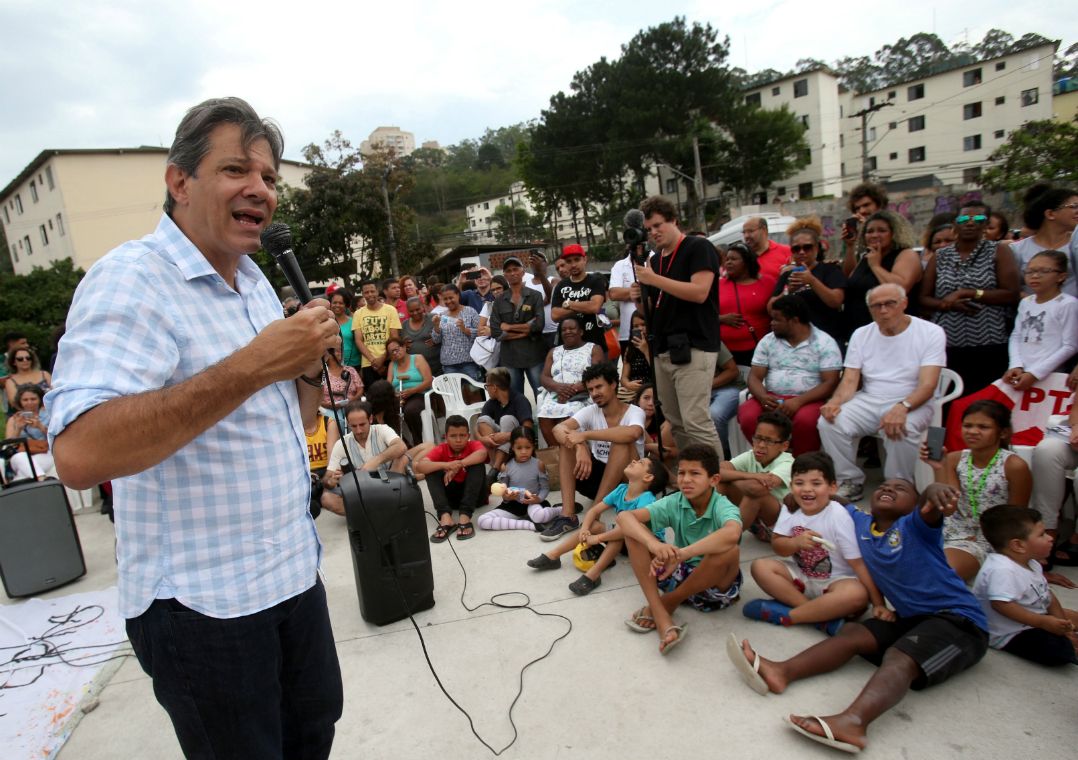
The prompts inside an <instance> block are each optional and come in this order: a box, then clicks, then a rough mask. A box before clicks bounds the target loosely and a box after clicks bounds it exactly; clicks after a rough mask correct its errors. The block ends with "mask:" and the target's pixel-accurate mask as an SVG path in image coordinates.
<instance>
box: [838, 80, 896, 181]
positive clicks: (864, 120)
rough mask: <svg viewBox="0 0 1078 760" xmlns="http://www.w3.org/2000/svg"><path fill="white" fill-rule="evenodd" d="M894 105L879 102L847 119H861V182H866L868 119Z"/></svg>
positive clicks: (887, 102)
mask: <svg viewBox="0 0 1078 760" xmlns="http://www.w3.org/2000/svg"><path fill="white" fill-rule="evenodd" d="M891 105H894V103H892V102H891V101H889V100H885V101H881V102H879V103H876V104H875V105H871V106H869V107H868V108H863V109H861V110H860V111H858V112H857V113H851V114H850V116H849V118H851V119H856V118H858V117H860V118H861V181H862V182H868V117H869V115H870V114H873V113H875V112H876V111H879V110H880V109H881V108H886V107H887V106H891Z"/></svg>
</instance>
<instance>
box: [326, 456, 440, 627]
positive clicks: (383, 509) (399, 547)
mask: <svg viewBox="0 0 1078 760" xmlns="http://www.w3.org/2000/svg"><path fill="white" fill-rule="evenodd" d="M356 475H358V476H359V477H358V480H359V487H360V488H361V489H362V491H363V493H362V500H361V499H360V494H359V493H358V492H357V491H356V483H355V481H354V480H353V479H352V477H351V476H350V475H346V476H345V477H343V478H341V481H340V484H341V491H342V494H343V496H344V509H345V517H346V519H347V521H348V542H349V545H350V546H351V548H352V566H353V568H354V569H355V573H356V591H357V592H358V594H359V614H360V615H362V616H363V619H364V620H366V621H367V622H368V623H374V624H375V625H387V624H389V623H393V622H396V621H397V620H402V619H404V618H406V617H408V615H409V614H412V613H416V612H420V611H422V610H426V609H430V608H431V607H433V606H434V571H433V569H432V567H431V562H430V541H429V540H428V539H427V522H426V516H425V514H424V512H423V495H422V493H421V492H420V490H419V486H418V485H417V484H416V482H415V480H414V479H413V478H412V477H410V476H408V475H401V474H398V473H395V472H391V473H388V474H385V475H383V474H380V473H377V472H374V473H372V472H365V471H359V472H357V473H356ZM364 513H365V514H364Z"/></svg>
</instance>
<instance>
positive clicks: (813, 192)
mask: <svg viewBox="0 0 1078 760" xmlns="http://www.w3.org/2000/svg"><path fill="white" fill-rule="evenodd" d="M1054 54H1055V45H1054V44H1046V45H1041V46H1038V47H1033V48H1029V49H1027V50H1022V51H1020V52H1016V53H1011V54H1009V55H1004V56H1000V57H998V58H991V59H988V60H984V61H980V62H978V63H974V64H970V65H967V66H962V67H957V68H953V69H950V70H948V71H943V72H940V73H938V74H933V75H932V76H929V77H924V78H921V79H913V80H910V81H907V82H901V83H896V84H893V85H890V86H888V87H885V88H882V89H880V90H876V91H874V92H864V93H853V92H849V91H846V90H845V89H844V88H842V87H841V86H840V85H839V80H838V77H836V76H835V75H834V74H833V73H832V72H831V71H829V70H828V69H826V68H820V69H815V70H812V71H807V72H803V73H800V74H793V75H790V76H787V77H783V78H781V79H777V80H775V81H773V82H767V83H765V84H762V85H758V86H755V87H753V88H751V89H749V90H746V95H745V98H746V101H748V102H750V103H753V102H755V103H759V105H760V106H761V107H763V108H779V107H781V106H783V105H785V106H787V107H788V108H789V109H790V111H791V112H793V113H794V114H795V115H796V116H797V117H798V118H800V119H801V120H802V121H803V122H804V123H805V124H806V126H807V132H806V135H805V137H806V139H807V141H808V143H809V149H810V154H811V161H810V163H809V164H808V166H806V167H805V168H804V169H802V170H801V171H800V172H798V173H797V174H795V175H793V176H791V177H787V178H785V179H784V180H782V181H779V182H776V183H775V184H774V185H773V186H772V187H771V188H770V189H769V193H768V194H769V195H778V196H781V197H783V198H784V199H785V198H789V197H794V198H807V197H818V196H827V195H832V196H839V195H841V194H842V193H843V192H844V191H847V190H849V189H850V188H851V187H853V186H854V185H856V184H857V183H858V182H860V181H861V176H862V160H861V119H860V118H859V117H854V116H853V114H856V113H858V112H860V111H861V110H863V109H866V108H870V107H873V106H877V105H880V104H883V103H888V104H889V105H885V106H882V107H880V109H879V110H878V111H876V112H874V113H872V114H870V115H869V116H868V124H867V126H868V129H867V131H866V135H865V136H866V139H867V148H868V169H869V175H870V177H871V178H872V179H873V180H875V181H880V182H899V181H902V180H910V179H915V178H922V177H923V178H929V177H935V178H936V179H937V180H938V181H939V182H941V183H942V184H944V185H957V184H962V183H965V184H976V183H977V181H978V179H979V177H980V174H981V171H982V170H983V168H984V167H985V166H986V164H987V159H988V156H989V155H990V154H991V153H992V151H993V150H995V149H996V148H997V147H999V146H1000V145H1001V144H1002V143H1003V142H1004V141H1005V140H1006V139H1007V136H1008V135H1009V134H1010V133H1011V132H1012V131H1013V130H1015V129H1017V128H1018V127H1020V126H1022V125H1023V124H1024V123H1026V122H1027V121H1032V120H1036V119H1050V118H1052V115H1053V108H1052V61H1053V56H1054Z"/></svg>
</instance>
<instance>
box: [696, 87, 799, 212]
mask: <svg viewBox="0 0 1078 760" xmlns="http://www.w3.org/2000/svg"><path fill="white" fill-rule="evenodd" d="M725 132H726V134H725V135H724V136H723V137H722V138H721V139H720V141H719V150H718V167H717V170H716V171H717V174H718V177H719V179H720V180H721V181H722V183H723V184H724V185H725V186H726V187H728V188H730V189H731V190H733V191H734V192H735V193H736V194H737V196H738V197H739V198H740V199H741V200H747V199H748V196H749V195H750V194H751V193H752V192H753V191H754V190H756V189H757V188H762V189H764V190H766V189H768V188H770V187H771V185H772V184H773V183H774V182H776V181H777V180H781V179H783V178H784V177H789V176H790V175H792V174H794V173H796V172H797V171H799V170H800V169H802V168H803V167H804V166H805V165H806V164H807V163H808V150H809V145H808V143H807V142H806V140H805V127H804V125H803V124H802V123H801V121H800V120H799V119H798V118H797V116H795V115H794V114H793V113H791V112H790V110H789V109H788V108H787V107H786V106H783V107H782V108H780V109H765V108H753V109H751V110H750V109H745V110H743V111H741V112H740V113H739V114H738V115H737V117H736V118H734V119H733V120H731V121H728V122H727V124H726V129H725Z"/></svg>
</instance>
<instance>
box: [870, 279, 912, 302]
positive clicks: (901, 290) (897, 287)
mask: <svg viewBox="0 0 1078 760" xmlns="http://www.w3.org/2000/svg"><path fill="white" fill-rule="evenodd" d="M888 288H889V289H891V290H894V291H897V292H898V297H899V298H900V299H902V298H906V297H908V294H907V293H906V289H905V288H904V287H902V286H901V285H899V284H898V283H897V282H885V283H883V285H877V286H876V287H874V288H871V289H870V290H869V291H868V292H867V293H865V303H866V304H868V303H870V302H871V300H872V294H873V293H875V292H876V291H878V290H885V289H888Z"/></svg>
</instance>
